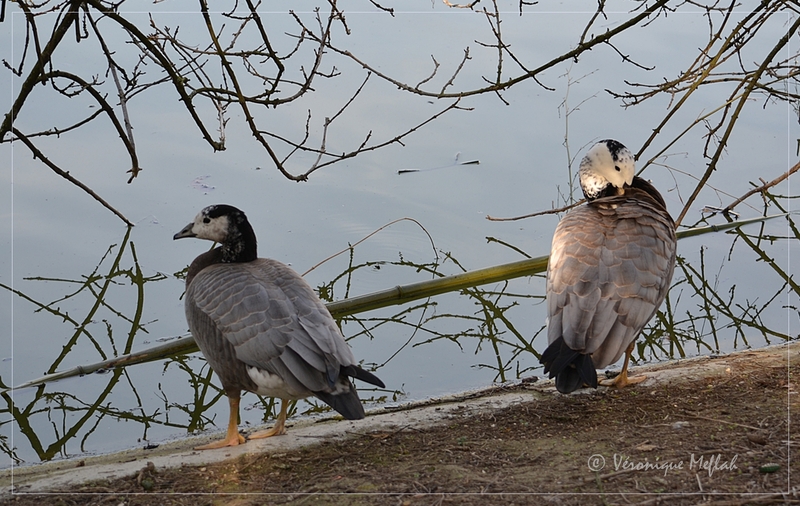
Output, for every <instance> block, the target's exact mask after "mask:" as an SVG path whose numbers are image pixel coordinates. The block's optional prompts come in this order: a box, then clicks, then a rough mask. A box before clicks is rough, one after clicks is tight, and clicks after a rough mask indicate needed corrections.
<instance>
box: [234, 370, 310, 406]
mask: <svg viewBox="0 0 800 506" xmlns="http://www.w3.org/2000/svg"><path fill="white" fill-rule="evenodd" d="M247 374H248V376H250V379H251V380H253V383H255V384H256V390H255V393H257V394H258V395H263V396H265V397H278V398H281V399H305V398H306V397H308V396H309V395H311V392H297V391H294V390H290V389H289V385H288V384H287V383H286V382H285V381H283V379H281V377H280V376H278V375H277V374H272V373H271V372H268V371H265V370H263V369H259V368H258V367H248V368H247Z"/></svg>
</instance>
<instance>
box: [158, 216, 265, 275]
mask: <svg viewBox="0 0 800 506" xmlns="http://www.w3.org/2000/svg"><path fill="white" fill-rule="evenodd" d="M184 237H195V238H197V239H206V240H209V241H213V242H216V243H219V244H220V245H221V248H222V261H223V262H252V261H253V260H255V259H256V258H257V256H258V255H257V243H256V235H255V232H253V227H252V226H251V225H250V222H249V221H247V216H245V214H244V212H242V211H241V210H239V209H237V208H235V207H233V206H229V205H227V204H216V205H213V206H208V207H206V208H204V209H203V210H202V211H200V212H199V213H197V216H195V218H194V221H193V222H191V223H189V224H188V225H186V226H185V227H183V229H181V231H180V232H178V233H177V234H175V235H174V236H173V237H172V238H173V239H183V238H184Z"/></svg>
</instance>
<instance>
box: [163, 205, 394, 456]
mask: <svg viewBox="0 0 800 506" xmlns="http://www.w3.org/2000/svg"><path fill="white" fill-rule="evenodd" d="M184 237H195V238H198V239H207V240H210V241H214V242H216V243H219V244H220V246H219V247H216V248H214V249H212V250H210V251H207V252H206V253H203V254H201V255H200V256H198V257H197V258H195V259H194V261H193V262H192V263H191V265H190V266H189V271H188V273H187V276H186V294H185V297H186V300H185V309H186V320H187V322H188V323H189V329H190V330H191V332H192V335H193V336H194V338H195V341H197V344H198V346H199V347H200V351H201V352H202V353H203V355H204V356H205V358H206V360H207V361H208V363H209V364H210V365H211V368H212V369H213V370H214V372H215V373H216V374H217V376H218V377H219V379H220V382H221V383H222V388H223V390H224V391H225V394H226V395H227V396H228V400H229V404H230V417H229V420H228V428H227V435H226V437H225V438H224V439H223V440H221V441H216V442H213V443H210V444H208V445H204V446H200V447H198V448H197V449H202V450H204V449H210V448H221V447H225V446H234V445H238V444H241V443H244V441H245V439H244V438H243V437H242V436H241V435H240V434H239V431H238V417H239V400H240V395H241V392H242V390H245V391H249V392H255V393H257V394H259V395H264V396H269V397H276V398H280V399H281V409H280V413H279V415H278V419H277V420H276V422H275V425H274V427H273V428H272V429H269V430H265V431H260V432H256V433H254V434H251V435H250V436H249V437H250V439H258V438H265V437H270V436H275V435H279V434H285V432H286V430H285V422H286V414H287V405H288V403H289V402H290V401H291V400H295V399H303V398H306V397H310V396H316V397H318V398H319V399H321V400H322V401H324V402H325V403H326V404H328V405H330V406H331V407H332V408H333V409H335V410H336V411H338V412H339V413H340V414H341V415H342V416H344V417H345V418H346V419H348V420H357V419H361V418H364V408H363V406H362V405H361V401H360V399H359V398H358V394H357V393H356V389H355V387H354V386H353V384H352V382H351V381H350V378H356V379H359V380H361V381H365V382H367V383H370V384H372V385H376V386H378V387H381V388H384V384H383V382H382V381H381V380H380V379H378V378H377V377H376V376H375V375H374V374H372V373H370V372H368V371H365V370H364V369H362V368H361V367H359V366H358V365H357V363H356V360H355V358H354V356H353V352H352V351H351V350H350V347H349V346H348V345H347V343H346V342H345V340H344V338H343V337H342V335H341V333H340V331H339V328H338V327H337V326H336V322H335V321H334V320H333V318H332V317H331V314H330V313H329V312H328V309H327V308H326V307H325V304H323V303H322V301H321V300H320V299H319V297H317V295H316V293H314V291H313V289H312V288H311V287H310V286H309V285H308V283H306V281H305V280H304V279H303V278H302V277H300V275H298V274H297V273H296V272H295V271H294V270H292V269H291V268H290V267H288V266H287V265H284V264H282V263H281V262H278V261H276V260H271V259H267V258H258V255H257V245H256V236H255V233H254V232H253V228H252V226H251V225H250V223H249V222H248V220H247V217H246V216H245V214H244V213H243V212H242V211H240V210H239V209H237V208H235V207H233V206H229V205H224V204H220V205H213V206H208V207H206V208H205V209H203V210H202V211H200V213H199V214H198V215H197V217H196V218H195V219H194V221H193V222H192V223H189V224H188V225H186V227H184V228H183V229H182V230H181V231H180V232H178V233H177V234H175V236H174V237H173V239H181V238H184Z"/></svg>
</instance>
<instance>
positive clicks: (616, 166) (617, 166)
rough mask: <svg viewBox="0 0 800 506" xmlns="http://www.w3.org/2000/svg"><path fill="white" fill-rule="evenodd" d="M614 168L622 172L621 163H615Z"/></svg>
mask: <svg viewBox="0 0 800 506" xmlns="http://www.w3.org/2000/svg"><path fill="white" fill-rule="evenodd" d="M614 168H615V169H616V170H617V172H622V169H620V168H619V165H614Z"/></svg>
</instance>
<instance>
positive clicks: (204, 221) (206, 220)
mask: <svg viewBox="0 0 800 506" xmlns="http://www.w3.org/2000/svg"><path fill="white" fill-rule="evenodd" d="M617 170H619V169H617ZM203 223H211V220H210V219H209V218H203Z"/></svg>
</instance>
